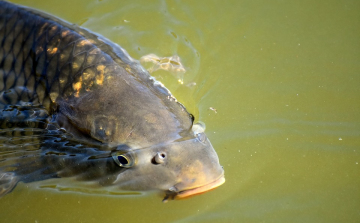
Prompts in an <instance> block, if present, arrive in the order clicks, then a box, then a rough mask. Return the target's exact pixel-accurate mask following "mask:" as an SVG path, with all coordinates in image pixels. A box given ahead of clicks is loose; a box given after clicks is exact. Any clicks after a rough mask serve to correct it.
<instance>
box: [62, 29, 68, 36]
mask: <svg viewBox="0 0 360 223" xmlns="http://www.w3.org/2000/svg"><path fill="white" fill-rule="evenodd" d="M69 32H70V31H69V30H65V31H63V32H62V33H61V37H65V36H66V35H67V34H68V33H69Z"/></svg>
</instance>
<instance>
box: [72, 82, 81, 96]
mask: <svg viewBox="0 0 360 223" xmlns="http://www.w3.org/2000/svg"><path fill="white" fill-rule="evenodd" d="M81 86H82V77H80V78H79V81H78V82H76V83H74V84H73V89H74V91H75V97H79V93H80V89H81Z"/></svg>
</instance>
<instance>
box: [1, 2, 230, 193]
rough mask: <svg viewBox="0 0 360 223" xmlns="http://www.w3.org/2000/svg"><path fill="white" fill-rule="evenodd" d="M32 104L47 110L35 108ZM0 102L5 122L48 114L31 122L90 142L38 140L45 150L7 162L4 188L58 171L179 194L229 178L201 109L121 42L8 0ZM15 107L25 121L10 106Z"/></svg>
mask: <svg viewBox="0 0 360 223" xmlns="http://www.w3.org/2000/svg"><path fill="white" fill-rule="evenodd" d="M29 108H31V109H30V110H31V111H33V108H36V109H38V110H36V111H38V112H39V111H41V112H40V113H41V114H43V116H41V115H40V116H38V115H36V114H35V113H32V114H31V115H30V113H31V112H30V113H29V112H26V111H27V110H29ZM0 109H2V114H3V115H2V116H0V121H1V120H2V121H1V122H0V123H3V125H4V123H17V122H19V121H20V122H21V121H22V122H23V123H28V121H29V119H30V118H32V119H34V114H35V117H42V118H41V119H40V121H36V119H35V121H32V122H31V123H32V125H35V126H32V127H36V128H37V129H40V130H44V131H45V133H44V132H41V134H40V133H39V135H37V136H36V134H34V135H35V136H33V138H36V139H42V141H44V137H45V138H46V137H50V136H51V137H60V138H61V140H63V141H66V140H68V136H69V135H70V136H71V137H70V138H72V139H76V140H79V141H80V142H82V143H83V144H86V145H87V144H88V145H90V146H88V147H85V146H84V147H81V148H78V147H76V146H74V145H75V144H74V145H66V146H64V145H63V146H59V145H52V146H49V145H47V146H45V147H44V146H41V144H36V145H39V148H41V150H40V152H39V153H37V154H36V155H34V156H33V158H31V159H30V158H28V159H26V158H22V159H17V163H15V164H12V165H4V164H1V163H0V196H1V195H4V194H6V193H8V192H10V191H11V190H12V189H13V187H15V185H16V183H17V182H18V181H24V182H30V181H34V180H39V179H40V180H41V179H46V178H51V177H67V176H76V177H77V178H79V179H86V180H92V181H95V182H98V183H99V184H100V185H117V186H118V187H119V188H121V189H128V190H149V189H160V190H164V191H167V192H168V194H171V193H173V194H175V196H178V195H179V194H181V193H183V194H186V193H188V194H189V195H191V194H193V193H199V192H203V191H204V190H205V189H204V188H207V189H208V188H209V185H213V187H216V186H218V185H220V184H222V183H223V182H224V176H223V175H224V171H223V169H222V167H221V166H220V164H219V160H218V157H217V154H216V152H215V150H214V149H213V147H212V145H211V143H210V141H209V140H208V139H207V137H206V135H205V134H204V133H203V132H199V131H196V132H194V131H193V120H194V118H193V116H192V115H191V114H189V113H188V112H187V111H186V109H185V107H184V106H183V105H182V104H180V103H179V102H177V100H176V99H175V98H174V97H173V95H171V93H170V92H169V90H168V89H166V88H165V87H164V86H163V85H162V84H161V83H160V82H158V81H156V80H155V79H154V78H153V77H151V76H150V75H149V73H148V72H147V71H146V70H145V69H144V68H143V67H142V66H141V65H140V64H139V62H138V61H136V60H134V59H132V58H131V57H130V56H129V55H128V53H127V52H126V51H125V50H124V49H123V48H121V47H120V46H118V45H116V44H114V43H112V42H110V41H109V40H107V39H106V38H104V37H101V36H99V35H96V34H94V33H92V32H90V31H88V30H86V29H83V28H80V27H77V26H74V25H70V24H68V23H67V22H65V21H62V20H60V19H57V18H55V17H52V16H50V15H47V14H45V13H42V12H39V11H36V10H33V9H30V8H26V7H22V6H18V5H15V4H11V3H8V2H5V1H0ZM14 111H16V113H17V114H19V113H20V114H22V116H21V115H20V119H21V120H17V119H19V117H17V116H16V115H8V116H6V115H5V114H8V113H9V114H11V112H14ZM44 113H45V115H44ZM9 117H10V118H9ZM16 117H17V119H16ZM21 117H22V118H21ZM44 117H45V118H44ZM3 125H1V128H4V127H3ZM60 130H61V131H65V133H66V134H61V131H60ZM8 132H9V131H8ZM65 135H66V136H65ZM61 140H60V141H61ZM39 141H41V140H39ZM45 141H46V140H45ZM50 141H51V140H50ZM47 143H50V144H51V143H52V142H49V140H48V142H47ZM91 145H93V146H92V147H91ZM90 148H91V149H90ZM1 151H7V149H6V148H0V152H1ZM79 154H81V155H79ZM0 157H1V155H0ZM25 166H28V167H29V168H27V169H26V168H25ZM214 182H215V183H214ZM205 186H206V187H205ZM197 188H202V189H199V190H198V189H197ZM207 189H206V190H207ZM201 190H203V191H201ZM191 191H193V192H191ZM185 192H186V193H185Z"/></svg>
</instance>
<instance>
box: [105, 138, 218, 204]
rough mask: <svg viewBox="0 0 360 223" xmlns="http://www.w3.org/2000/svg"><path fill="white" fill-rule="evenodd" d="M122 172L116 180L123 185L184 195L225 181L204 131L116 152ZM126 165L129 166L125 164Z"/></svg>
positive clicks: (117, 161)
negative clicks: (125, 151) (186, 136)
mask: <svg viewBox="0 0 360 223" xmlns="http://www.w3.org/2000/svg"><path fill="white" fill-rule="evenodd" d="M112 155H113V159H114V160H115V162H116V163H117V164H118V165H119V166H120V167H125V168H127V170H126V171H123V172H120V173H119V174H118V176H117V179H116V180H115V181H114V182H113V184H116V185H118V186H119V187H120V188H122V189H129V190H149V189H158V190H162V191H166V193H167V194H168V195H170V196H171V197H173V198H184V197H188V196H192V195H195V194H199V193H203V192H206V191H208V190H211V189H213V188H216V187H218V186H220V185H221V184H223V183H224V182H225V178H224V170H223V168H222V166H221V165H220V163H219V158H218V156H217V154H216V152H215V150H214V148H213V146H212V145H211V143H210V141H209V139H208V138H207V137H206V135H205V133H204V132H200V133H196V135H193V136H189V137H188V138H181V139H179V140H176V141H174V142H170V143H164V144H160V145H156V146H152V147H149V148H143V149H137V150H133V151H131V150H130V151H129V152H128V153H125V154H124V153H123V152H114V153H113V154H112ZM126 165H127V166H126Z"/></svg>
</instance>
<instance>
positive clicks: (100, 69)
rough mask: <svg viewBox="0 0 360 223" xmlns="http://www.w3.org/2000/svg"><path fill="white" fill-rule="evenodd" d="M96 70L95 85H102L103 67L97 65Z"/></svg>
mask: <svg viewBox="0 0 360 223" xmlns="http://www.w3.org/2000/svg"><path fill="white" fill-rule="evenodd" d="M96 69H97V70H98V72H99V74H98V75H97V76H96V84H98V85H102V84H103V82H104V70H105V66H104V65H98V66H97V67H96Z"/></svg>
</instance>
